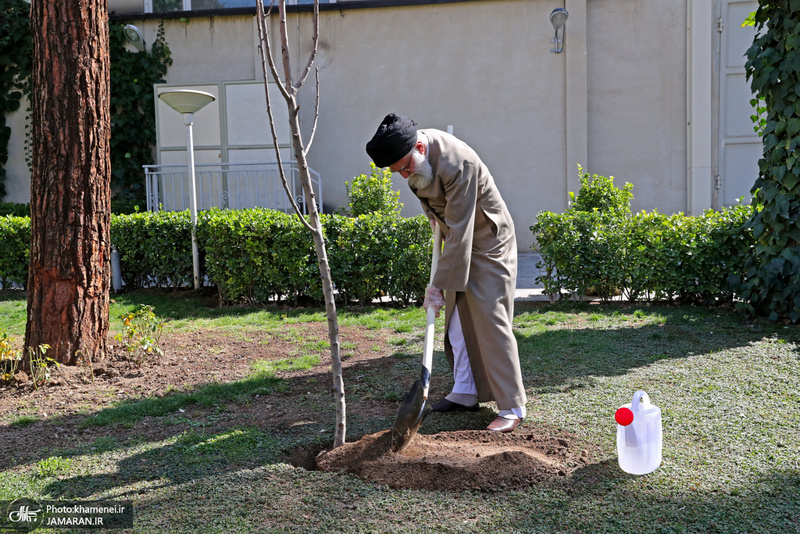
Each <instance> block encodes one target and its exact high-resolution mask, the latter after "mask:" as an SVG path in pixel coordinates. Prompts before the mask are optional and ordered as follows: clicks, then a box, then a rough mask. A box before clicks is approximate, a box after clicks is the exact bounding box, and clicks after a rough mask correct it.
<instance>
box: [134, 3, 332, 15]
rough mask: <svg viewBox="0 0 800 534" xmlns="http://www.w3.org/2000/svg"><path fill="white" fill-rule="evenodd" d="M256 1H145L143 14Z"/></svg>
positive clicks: (233, 5)
mask: <svg viewBox="0 0 800 534" xmlns="http://www.w3.org/2000/svg"><path fill="white" fill-rule="evenodd" d="M313 3H314V0H287V1H286V4H287V5H296V4H313ZM335 3H336V0H320V4H335ZM255 6H256V0H145V7H144V11H145V13H169V12H172V11H205V10H211V9H213V10H222V9H232V8H237V7H255Z"/></svg>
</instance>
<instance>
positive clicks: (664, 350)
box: [515, 303, 800, 393]
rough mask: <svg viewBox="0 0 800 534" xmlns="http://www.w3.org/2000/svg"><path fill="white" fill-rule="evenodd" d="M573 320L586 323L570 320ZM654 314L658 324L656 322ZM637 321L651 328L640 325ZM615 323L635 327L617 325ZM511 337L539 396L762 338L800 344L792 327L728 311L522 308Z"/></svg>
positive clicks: (527, 381)
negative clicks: (578, 317) (579, 316)
mask: <svg viewBox="0 0 800 534" xmlns="http://www.w3.org/2000/svg"><path fill="white" fill-rule="evenodd" d="M576 314H583V315H584V316H585V319H584V320H582V321H580V322H575V321H574V320H573V319H574V317H575V316H576ZM587 314H588V315H587ZM651 316H656V317H657V318H658V319H657V321H655V324H653V321H652V319H651ZM636 318H638V319H642V320H643V323H646V322H648V321H649V323H650V324H642V325H641V326H637V325H636V324H635V319H636ZM620 320H625V321H628V322H629V323H634V324H626V325H624V326H619V325H616V324H615V322H619V321H620ZM515 335H516V337H517V343H518V346H519V354H520V364H521V366H522V370H523V381H524V383H525V385H526V387H528V388H531V387H533V388H536V392H537V393H549V392H559V391H567V390H571V389H581V388H584V387H587V386H588V385H590V382H591V380H592V377H597V376H619V375H624V374H626V373H628V372H630V371H631V370H633V369H637V368H641V367H646V366H649V365H652V364H654V363H656V362H659V361H661V360H676V359H681V358H687V357H691V356H695V355H699V354H708V353H713V352H718V351H723V350H726V349H730V348H734V347H741V346H747V345H749V344H752V343H754V342H758V341H761V340H763V339H764V338H765V337H770V336H772V337H774V338H776V339H778V338H780V339H781V340H782V342H786V341H787V340H789V341H792V342H798V340H800V336H799V335H798V331H797V329H796V328H786V327H784V326H782V325H778V324H775V323H768V322H766V321H763V320H762V321H754V322H745V321H743V320H742V319H741V318H740V317H739V316H737V315H735V314H732V313H730V312H727V311H722V310H716V309H711V308H689V307H672V306H657V305H647V304H641V305H632V304H605V305H596V304H586V303H563V304H556V305H550V306H530V305H528V306H520V307H518V308H517V312H516V317H515ZM795 350H796V351H797V349H795Z"/></svg>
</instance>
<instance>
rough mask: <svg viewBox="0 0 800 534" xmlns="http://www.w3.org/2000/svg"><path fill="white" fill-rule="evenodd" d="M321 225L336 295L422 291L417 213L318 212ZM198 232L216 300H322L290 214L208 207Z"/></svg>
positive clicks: (422, 236)
mask: <svg viewBox="0 0 800 534" xmlns="http://www.w3.org/2000/svg"><path fill="white" fill-rule="evenodd" d="M322 225H323V231H324V232H325V234H326V250H327V253H328V263H329V267H330V270H331V277H332V279H333V283H334V286H335V288H336V289H337V290H338V293H339V298H340V299H341V300H344V301H351V300H358V301H359V302H362V303H363V302H370V301H372V299H374V298H377V297H382V296H391V297H393V298H394V299H396V300H398V301H400V302H402V303H403V304H409V303H411V302H416V301H419V300H421V298H422V297H423V296H424V293H425V286H426V285H427V282H428V277H427V273H428V272H429V269H430V267H429V261H430V260H429V258H430V253H431V243H430V236H431V231H430V226H429V225H428V222H427V220H426V219H425V218H424V217H423V216H418V217H413V218H409V219H403V218H400V217H398V216H396V215H393V214H387V213H380V212H375V213H372V214H370V215H361V216H359V217H355V218H350V217H344V216H341V215H323V216H322ZM199 234H200V236H201V241H202V243H203V244H204V246H205V248H206V254H207V255H206V266H207V268H208V275H209V278H210V279H211V280H212V281H213V282H214V284H215V285H216V286H217V287H218V288H219V291H220V297H221V298H222V300H223V301H225V302H236V301H240V300H249V301H253V302H257V303H263V302H266V301H268V300H270V299H274V298H278V299H280V298H283V299H288V300H291V301H294V302H298V301H299V300H301V299H311V300H313V301H318V302H319V301H322V300H323V294H322V285H321V282H320V277H319V267H318V265H317V256H316V253H315V251H314V241H313V238H312V236H311V233H310V232H308V230H307V229H306V228H305V227H304V226H303V225H302V224H301V223H300V221H298V220H297V217H296V216H294V215H289V214H285V213H282V212H277V211H270V210H261V209H256V210H224V211H223V210H216V209H215V210H210V211H207V212H204V213H203V214H202V216H201V218H200V221H199Z"/></svg>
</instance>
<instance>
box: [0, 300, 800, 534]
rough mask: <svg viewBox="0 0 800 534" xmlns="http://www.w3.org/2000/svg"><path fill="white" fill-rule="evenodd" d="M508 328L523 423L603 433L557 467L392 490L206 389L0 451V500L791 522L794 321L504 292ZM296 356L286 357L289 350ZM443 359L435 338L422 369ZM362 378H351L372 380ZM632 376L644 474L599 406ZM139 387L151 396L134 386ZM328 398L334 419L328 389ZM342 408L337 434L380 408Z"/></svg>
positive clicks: (679, 526) (415, 327)
mask: <svg viewBox="0 0 800 534" xmlns="http://www.w3.org/2000/svg"><path fill="white" fill-rule="evenodd" d="M115 301H116V302H115V303H114V304H113V305H112V309H111V317H112V330H114V329H119V328H120V327H121V323H120V321H119V318H120V317H121V316H122V315H123V314H124V313H125V312H127V311H130V310H131V309H133V308H134V307H135V306H136V305H137V304H139V303H147V304H151V305H153V306H154V307H155V309H156V312H157V313H158V314H159V315H160V316H162V317H165V318H166V319H167V320H168V321H167V325H166V327H165V334H164V335H165V336H168V335H169V334H170V332H174V331H182V330H192V329H197V328H218V329H222V330H243V331H246V330H248V329H253V330H255V329H258V330H260V331H268V330H270V329H276V328H278V327H280V326H281V325H285V324H287V323H291V322H315V321H319V322H324V321H325V315H324V311H323V310H308V309H306V310H292V311H286V310H275V309H252V308H216V307H209V306H207V304H206V302H205V301H203V300H202V299H194V298H191V297H187V296H185V295H182V296H175V295H173V296H164V295H156V294H135V295H120V296H116V297H115ZM340 320H341V322H342V323H343V324H348V325H362V326H364V327H366V328H371V329H376V330H378V331H380V332H382V333H384V334H385V335H386V336H387V337H389V338H391V336H393V335H396V334H397V333H398V332H400V333H402V332H419V331H421V330H422V327H423V325H424V322H425V320H424V315H423V314H422V313H421V311H420V310H419V309H409V310H401V309H344V310H340ZM0 328H2V329H5V330H6V331H8V332H9V333H11V335H13V336H15V337H21V336H22V335H23V334H24V328H25V301H24V296H22V295H21V294H16V295H15V294H10V293H8V292H7V293H4V294H2V295H0ZM515 331H516V334H517V339H518V342H519V348H520V359H521V363H522V368H523V373H524V380H525V384H526V387H527V389H528V396H529V403H528V418H527V420H526V424H533V425H551V426H554V427H556V428H560V429H563V430H566V431H568V432H570V433H573V434H574V435H576V439H578V440H580V441H583V442H586V443H591V444H593V445H594V446H595V447H597V450H599V451H601V452H600V453H599V457H596V458H592V461H591V462H590V463H589V465H587V466H586V467H583V468H580V469H578V470H577V471H575V472H574V473H573V474H572V475H571V476H570V477H569V478H568V480H566V481H563V482H560V483H551V484H543V485H539V486H533V487H530V488H528V489H526V490H524V491H510V492H504V493H481V492H464V493H455V494H453V493H439V492H429V491H410V490H391V489H389V488H387V487H384V486H379V485H375V484H370V483H366V482H364V481H361V480H359V479H357V478H354V477H351V476H348V475H339V474H331V473H323V472H319V471H309V470H305V469H301V468H295V467H292V466H291V465H290V464H288V463H287V461H286V460H285V454H284V453H285V451H287V450H290V449H292V448H293V447H297V446H301V445H309V446H310V445H311V444H315V443H317V444H318V443H320V442H321V441H324V439H326V438H324V436H323V437H320V431H319V429H317V428H310V427H308V428H307V427H302V426H299V427H297V429H296V430H293V431H291V432H286V431H278V430H276V429H270V428H261V427H257V426H253V425H251V424H249V423H248V422H247V421H242V422H241V424H240V425H238V426H236V427H235V428H230V429H227V430H225V431H223V432H219V433H213V432H210V431H209V427H210V425H211V423H213V421H214V420H215V418H220V417H224V416H225V415H226V408H225V406H224V404H218V405H217V409H216V410H214V409H208V408H207V409H205V410H204V411H202V414H201V416H194V415H192V414H182V413H179V412H176V411H175V410H168V413H166V412H165V415H159V416H156V417H152V418H151V419H152V421H153V423H152V424H157V425H163V427H164V428H167V429H168V428H169V425H175V424H177V422H178V421H181V422H183V424H184V426H183V427H182V428H186V427H187V425H186V422H187V421H189V422H190V424H188V428H187V429H186V430H183V431H181V432H173V433H170V432H164V437H162V438H160V439H153V440H137V439H131V440H128V441H125V442H119V441H117V440H115V439H113V438H109V437H107V436H103V435H102V431H103V428H108V425H113V424H115V422H114V418H113V417H111V418H110V421H109V422H107V423H105V425H106V426H99V427H92V428H93V431H94V432H98V433H99V434H97V437H96V439H95V440H94V441H93V442H92V443H91V444H90V445H84V446H78V447H75V446H71V445H70V444H69V443H65V444H64V447H63V448H59V449H55V450H52V451H47V452H46V453H45V454H42V455H40V457H39V458H37V459H36V460H34V461H29V462H25V463H22V464H19V465H14V466H11V467H8V468H5V469H4V470H3V471H2V472H0V500H2V499H15V498H20V497H33V498H39V499H130V500H132V501H133V502H134V505H135V509H136V526H135V528H134V529H132V530H131V531H130V532H136V533H148V534H149V533H154V532H198V533H212V532H220V533H222V532H225V533H230V532H286V533H290V532H291V533H294V532H309V533H310V532H320V533H333V532H348V533H350V532H353V533H356V532H358V533H360V532H364V533H366V532H431V533H440V532H453V533H460V532H474V533H487V532H520V533H539V532H541V533H567V532H570V533H572V532H575V533H582V532H591V533H595V532H609V533H618V532H619V533H636V534H639V533H673V532H674V533H682V532H692V533H694V532H697V533H701V532H702V533H705V532H720V533H784V532H800V393H799V392H800V372H798V371H800V330H798V326H786V325H781V324H775V323H770V322H766V321H750V322H748V321H744V320H743V319H742V318H741V317H739V316H738V315H736V314H734V313H732V312H729V311H725V310H718V309H705V308H697V307H673V306H656V305H645V304H642V305H616V304H613V305H611V304H610V305H589V304H570V303H565V304H557V305H552V306H539V305H529V304H520V305H518V307H517V313H516V318H515ZM440 349H441V339H440V340H439V347H438V348H437V350H439V351H440ZM397 351H398V356H397V358H404V357H405V356H404V355H405V354H415V356H414V358H413V359H410V360H409V362H410V363H409V365H412V363H411V362H413V363H416V354H418V353H419V351H418V350H416V349H414V348H412V347H408V346H405V345H403V344H402V343H401V342H399V341H398V347H397ZM303 357H304V355H303V354H299V355H297V357H296V358H297V362H294V363H293V362H285V363H284V365H303V364H304V363H303V360H302V358H303ZM253 372H254V374H258V373H262V374H263V373H267V374H268V372H269V370H265V369H254V371H253ZM447 372H448V370H447V368H446V363H445V362H444V360H443V358H442V357H441V354H440V353H439V354H437V358H436V361H435V363H434V374H436V373H439V374H441V373H447ZM267 378H269V377H267ZM251 379H252V377H251ZM270 380H274V381H279V379H276V378H270ZM242 382H243V384H239V385H230V386H229V387H231V388H240V389H237V392H238V393H237V395H238V397H237V400H236V402H247V397H248V395H254V394H262V395H263V394H266V395H269V391H268V390H264V389H252V390H248V389H247V387H248V386H247V384H246V383H244V381H242ZM375 382H376V383H374V385H373V384H371V383H370V384H368V386H363V385H362V386H361V387H373V388H374V389H376V391H377V390H381V388H385V387H386V384H381V383H380V381H377V380H376V381H375ZM345 387H346V388H347V379H346V380H345ZM639 389H643V390H645V391H646V392H647V393H648V394H649V396H650V399H651V401H652V402H653V403H654V404H656V405H658V406H659V407H660V408H661V410H662V417H663V435H664V453H663V455H664V461H663V463H662V465H661V467H659V468H658V469H657V470H656V471H654V472H653V473H651V474H648V475H644V476H633V475H628V474H626V473H624V472H623V471H621V470H620V469H619V467H618V465H617V456H616V449H615V443H616V424H615V423H614V419H613V416H614V412H615V411H616V409H617V408H618V407H619V406H620V405H622V404H625V403H628V402H630V401H631V398H632V396H633V393H634V392H635V391H636V390H639ZM256 391H258V392H260V393H256ZM0 394H2V393H0ZM200 394H201V395H202V392H201V393H200ZM376 395H377V394H376ZM165 398H169V397H165ZM149 400H152V401H153V402H157V401H158V399H143V401H149ZM300 401H301V400H300V399H299V400H298V402H300ZM213 406H214V404H213V403H212V404H211V405H210V407H213ZM329 409H330V426H331V427H332V426H333V419H334V414H333V404H332V400H331V403H330V406H329ZM87 415H92V416H93V415H95V414H92V413H90V414H87ZM98 415H99V416H103V413H100V414H98ZM20 424H23V423H20ZM116 424H119V422H118V423H116ZM348 424H349V428H350V429H351V430H350V433H349V434H348V440H349V441H352V440H355V439H358V437H359V435H360V434H364V433H370V432H375V431H378V430H381V429H385V428H388V427H389V426H391V422H390V421H359V420H350V421H348ZM53 427H54V428H55V427H57V420H56V421H54V422H53ZM4 428H5V427H3V426H0V443H2V435H3V431H4ZM359 433H360V434H359ZM327 435H328V436H330V433H328V434H327ZM41 532H45V531H41ZM54 532H65V530H59V531H54Z"/></svg>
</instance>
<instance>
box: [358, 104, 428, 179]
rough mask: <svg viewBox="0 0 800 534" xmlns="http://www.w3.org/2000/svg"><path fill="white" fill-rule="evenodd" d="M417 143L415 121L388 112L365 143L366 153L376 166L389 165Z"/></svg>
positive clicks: (398, 159)
mask: <svg viewBox="0 0 800 534" xmlns="http://www.w3.org/2000/svg"><path fill="white" fill-rule="evenodd" d="M416 143H417V123H416V122H414V121H412V120H411V119H409V118H408V117H403V116H402V115H397V114H395V113H389V114H388V115H386V117H385V118H384V119H383V122H382V123H381V125H380V126H379V127H378V131H377V132H375V135H374V136H373V137H372V139H370V141H369V143H367V154H369V157H371V158H372V161H374V162H375V165H377V166H378V167H389V166H390V165H394V164H395V163H397V162H398V161H400V160H401V159H402V158H403V157H404V156H405V155H406V154H408V153H409V152H411V149H412V148H414V145H415V144H416Z"/></svg>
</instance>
